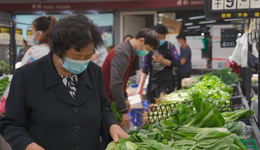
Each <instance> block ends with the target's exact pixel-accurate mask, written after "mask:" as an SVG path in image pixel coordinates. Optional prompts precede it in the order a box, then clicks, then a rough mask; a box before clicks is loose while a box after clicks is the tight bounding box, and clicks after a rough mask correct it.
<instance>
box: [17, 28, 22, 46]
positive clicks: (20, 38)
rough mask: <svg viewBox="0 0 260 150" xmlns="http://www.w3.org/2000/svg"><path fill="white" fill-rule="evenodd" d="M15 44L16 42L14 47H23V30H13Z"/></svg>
mask: <svg viewBox="0 0 260 150" xmlns="http://www.w3.org/2000/svg"><path fill="white" fill-rule="evenodd" d="M15 42H16V46H23V30H22V29H16V30H15Z"/></svg>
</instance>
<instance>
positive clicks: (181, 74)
mask: <svg viewBox="0 0 260 150" xmlns="http://www.w3.org/2000/svg"><path fill="white" fill-rule="evenodd" d="M177 75H178V87H177V89H178V90H179V89H181V80H182V79H184V78H189V77H190V72H178V73H177Z"/></svg>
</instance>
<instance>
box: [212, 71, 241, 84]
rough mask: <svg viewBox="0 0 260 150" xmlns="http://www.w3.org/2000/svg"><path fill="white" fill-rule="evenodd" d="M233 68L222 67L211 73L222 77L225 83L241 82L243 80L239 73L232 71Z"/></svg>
mask: <svg viewBox="0 0 260 150" xmlns="http://www.w3.org/2000/svg"><path fill="white" fill-rule="evenodd" d="M231 71H232V69H231V68H227V67H225V68H222V69H220V70H218V71H213V72H211V73H209V74H210V75H215V76H217V77H219V78H221V79H222V80H223V82H224V83H226V84H228V85H231V84H232V83H239V82H240V81H242V80H241V79H240V78H239V76H238V74H236V73H234V72H231Z"/></svg>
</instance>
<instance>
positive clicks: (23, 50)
mask: <svg viewBox="0 0 260 150" xmlns="http://www.w3.org/2000/svg"><path fill="white" fill-rule="evenodd" d="M29 48H30V47H28V45H27V41H25V39H23V48H22V49H21V50H20V52H19V54H18V56H17V61H16V62H19V61H21V60H22V59H23V56H24V54H25V53H26V52H27V50H28V49H29Z"/></svg>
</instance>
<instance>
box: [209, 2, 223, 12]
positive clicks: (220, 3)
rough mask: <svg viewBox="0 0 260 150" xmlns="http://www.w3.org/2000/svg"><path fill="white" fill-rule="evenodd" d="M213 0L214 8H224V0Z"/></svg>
mask: <svg viewBox="0 0 260 150" xmlns="http://www.w3.org/2000/svg"><path fill="white" fill-rule="evenodd" d="M211 1H212V10H223V9H224V0H211Z"/></svg>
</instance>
